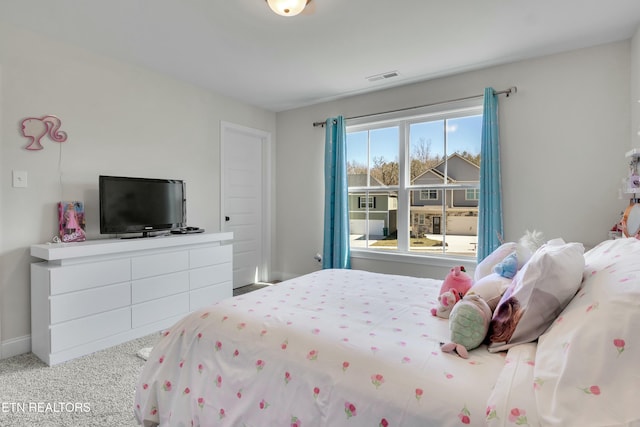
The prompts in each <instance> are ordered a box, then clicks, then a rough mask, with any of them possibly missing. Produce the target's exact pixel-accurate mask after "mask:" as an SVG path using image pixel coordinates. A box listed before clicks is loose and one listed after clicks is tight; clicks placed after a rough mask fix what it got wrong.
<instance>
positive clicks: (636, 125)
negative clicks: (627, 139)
mask: <svg viewBox="0 0 640 427" xmlns="http://www.w3.org/2000/svg"><path fill="white" fill-rule="evenodd" d="M631 148H640V27H638V30H637V31H636V34H635V36H634V37H633V38H632V39H631Z"/></svg>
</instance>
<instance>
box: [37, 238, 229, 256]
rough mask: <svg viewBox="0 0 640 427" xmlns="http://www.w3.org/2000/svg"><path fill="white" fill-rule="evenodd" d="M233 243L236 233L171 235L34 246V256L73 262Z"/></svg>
mask: <svg viewBox="0 0 640 427" xmlns="http://www.w3.org/2000/svg"><path fill="white" fill-rule="evenodd" d="M230 240H233V233H230V232H229V233H194V234H169V235H164V236H156V237H146V238H140V239H97V240H86V241H84V242H72V243H46V244H41V245H32V246H31V256H34V257H36V258H40V259H44V260H47V261H55V260H69V259H74V258H84V257H93V256H100V255H109V254H117V253H123V252H133V251H144V250H149V249H161V248H172V247H180V246H185V245H194V244H202V243H213V242H224V241H230Z"/></svg>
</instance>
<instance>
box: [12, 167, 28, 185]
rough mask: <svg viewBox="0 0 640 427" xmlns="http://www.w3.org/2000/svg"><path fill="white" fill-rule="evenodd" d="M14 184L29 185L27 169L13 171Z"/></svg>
mask: <svg viewBox="0 0 640 427" xmlns="http://www.w3.org/2000/svg"><path fill="white" fill-rule="evenodd" d="M13 186H14V187H15V188H25V187H27V171H13Z"/></svg>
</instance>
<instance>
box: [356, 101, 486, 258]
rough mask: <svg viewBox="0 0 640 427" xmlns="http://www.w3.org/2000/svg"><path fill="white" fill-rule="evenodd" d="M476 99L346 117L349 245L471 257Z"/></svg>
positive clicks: (478, 118)
mask: <svg viewBox="0 0 640 427" xmlns="http://www.w3.org/2000/svg"><path fill="white" fill-rule="evenodd" d="M481 102H482V100H481V99H480V100H474V101H466V102H464V103H463V104H464V105H461V103H452V104H451V105H444V104H441V105H438V106H437V107H428V108H425V109H422V110H421V111H419V114H415V113H416V111H412V114H411V116H402V113H392V114H390V115H384V116H383V117H379V116H375V121H374V120H372V119H373V118H370V119H369V120H367V119H357V120H348V121H347V172H348V181H349V183H348V186H349V219H350V229H351V249H352V250H358V249H366V250H375V251H382V252H384V251H392V252H399V253H411V254H420V255H456V256H473V257H475V255H476V252H475V250H476V244H477V235H478V203H479V188H480V146H481V133H482V105H481ZM404 114H406V112H405V113H404Z"/></svg>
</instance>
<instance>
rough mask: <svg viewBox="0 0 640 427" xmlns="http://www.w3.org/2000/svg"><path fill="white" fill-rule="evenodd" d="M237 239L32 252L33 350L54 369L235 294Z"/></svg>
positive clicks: (204, 237)
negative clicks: (59, 364)
mask: <svg viewBox="0 0 640 427" xmlns="http://www.w3.org/2000/svg"><path fill="white" fill-rule="evenodd" d="M232 239H233V233H209V234H205V233H200V234H187V235H169V236H161V237H152V238H142V239H108V240H91V241H85V242H78V243H61V244H50V245H49V244H46V245H33V246H31V255H32V256H34V257H37V258H40V259H43V260H45V261H43V262H36V263H33V264H31V349H32V352H33V353H34V354H35V355H36V356H38V357H39V358H40V359H42V360H43V361H44V362H46V363H47V364H49V365H55V364H57V363H60V362H64V361H67V360H70V359H73V358H76V357H79V356H82V355H85V354H89V353H93V352H95V351H98V350H102V349H105V348H107V347H111V346H113V345H116V344H120V343H123V342H125V341H129V340H132V339H134V338H138V337H141V336H144V335H148V334H150V333H153V332H156V331H159V330H161V329H163V328H167V327H169V326H171V325H173V324H174V323H175V322H176V321H178V320H179V319H181V318H182V317H184V316H185V315H186V314H187V313H189V312H191V311H194V310H196V309H198V308H201V307H203V306H206V305H210V304H213V303H215V302H217V301H219V300H221V299H223V298H227V297H231V296H232V294H233V283H232V282H233V269H232V244H231V240H232Z"/></svg>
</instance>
